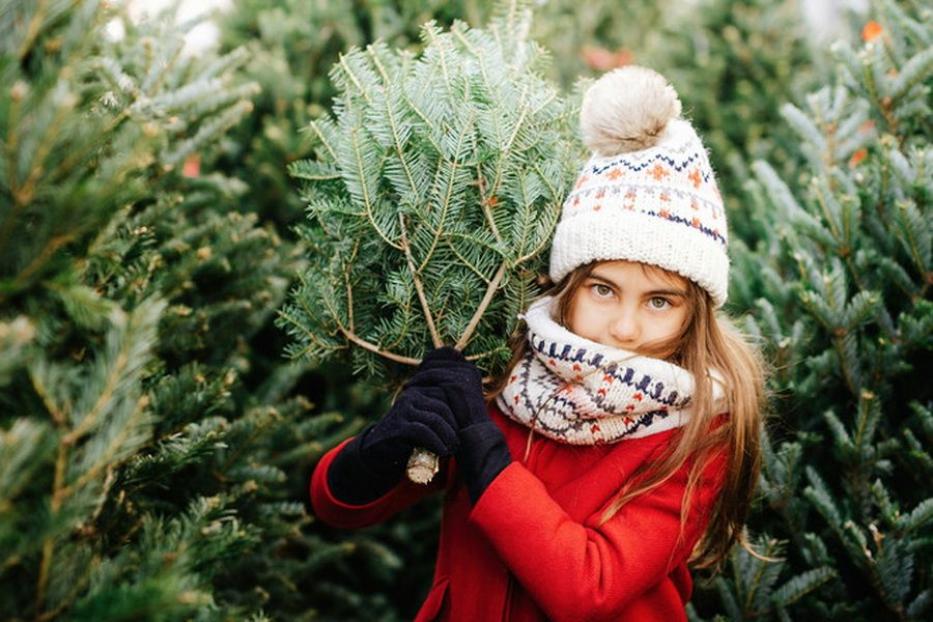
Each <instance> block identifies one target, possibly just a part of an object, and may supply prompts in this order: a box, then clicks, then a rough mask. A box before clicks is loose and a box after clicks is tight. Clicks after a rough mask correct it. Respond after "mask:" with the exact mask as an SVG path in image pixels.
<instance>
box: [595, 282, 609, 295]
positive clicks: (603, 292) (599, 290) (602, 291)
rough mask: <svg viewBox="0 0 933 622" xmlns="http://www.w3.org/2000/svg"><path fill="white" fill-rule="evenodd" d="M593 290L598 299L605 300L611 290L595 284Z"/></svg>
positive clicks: (605, 286)
mask: <svg viewBox="0 0 933 622" xmlns="http://www.w3.org/2000/svg"><path fill="white" fill-rule="evenodd" d="M593 290H594V291H595V292H596V295H597V296H599V297H600V298H606V297H608V296H610V295H611V294H612V288H611V287H609V286H608V285H602V284H600V283H597V284H596V285H594V286H593Z"/></svg>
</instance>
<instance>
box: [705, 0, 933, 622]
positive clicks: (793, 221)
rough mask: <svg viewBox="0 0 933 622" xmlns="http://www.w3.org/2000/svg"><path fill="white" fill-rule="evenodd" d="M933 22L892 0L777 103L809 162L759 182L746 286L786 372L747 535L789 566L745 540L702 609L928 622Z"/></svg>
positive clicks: (766, 170)
mask: <svg viewBox="0 0 933 622" xmlns="http://www.w3.org/2000/svg"><path fill="white" fill-rule="evenodd" d="M930 18H931V13H930V11H929V9H928V8H919V7H913V8H910V7H907V8H905V7H902V6H899V5H897V4H895V3H893V2H886V1H883V2H877V3H876V4H875V5H874V7H873V11H872V17H871V19H870V20H869V21H867V22H866V23H865V25H864V27H863V29H862V31H861V38H862V40H861V41H860V42H858V45H856V46H853V45H852V44H851V43H849V42H847V41H840V42H838V43H837V44H835V45H834V46H833V48H832V56H833V58H834V60H835V70H834V73H833V76H832V79H831V80H829V81H828V83H827V85H826V86H823V87H821V88H818V89H815V90H814V91H812V92H811V93H810V94H808V95H807V96H806V97H805V98H804V99H803V100H802V101H801V102H800V105H793V104H785V105H784V106H782V107H781V109H780V110H781V114H782V117H783V119H784V122H783V124H782V125H781V126H778V127H775V128H774V132H775V133H790V134H791V135H792V136H794V138H795V140H796V142H797V144H798V145H799V147H798V153H797V154H795V155H796V158H795V159H796V160H798V161H799V162H801V164H800V165H799V166H798V167H797V168H796V169H794V171H793V175H792V176H790V177H789V178H787V179H785V178H783V177H782V175H781V174H779V173H778V172H777V170H776V169H775V167H773V166H772V165H771V164H770V163H768V162H767V161H764V160H759V161H756V162H755V163H754V165H753V170H754V173H755V175H754V178H753V179H751V180H749V181H748V182H747V183H746V185H745V191H746V193H747V194H746V196H747V197H748V202H747V204H748V205H749V206H750V209H752V210H753V213H754V214H755V216H756V217H757V218H760V219H761V224H760V233H761V238H760V239H759V240H758V241H757V242H756V243H755V244H754V246H753V247H752V249H751V250H748V249H745V248H744V247H742V246H739V247H738V248H737V250H736V251H735V252H734V253H733V257H734V260H735V264H736V268H737V270H736V272H737V276H736V277H735V279H734V284H735V285H736V287H735V291H736V293H737V298H738V299H739V301H740V304H741V303H746V301H747V304H749V305H751V306H753V308H754V312H753V314H752V316H751V317H750V318H749V322H748V329H749V330H750V331H752V332H753V333H754V334H756V335H758V336H759V338H760V339H761V341H762V343H763V344H764V345H765V347H766V350H767V352H768V355H769V358H770V359H771V360H772V362H773V368H774V371H773V375H772V378H771V382H770V384H771V389H772V392H773V395H774V399H773V409H774V416H773V422H772V424H771V426H770V427H769V433H768V435H767V436H766V438H765V439H764V440H765V444H764V445H765V465H764V473H763V476H762V479H761V504H760V506H759V507H758V510H757V512H756V514H755V516H754V517H753V519H752V521H751V523H750V530H751V532H752V533H753V534H762V535H760V536H756V537H755V538H753V539H754V541H755V542H756V543H757V544H758V550H759V552H760V553H764V554H766V555H769V556H777V557H779V558H780V561H779V562H777V563H775V562H768V561H764V560H761V559H757V558H755V557H754V556H752V555H750V554H748V553H746V552H745V551H742V550H737V551H736V552H735V554H734V555H733V557H732V560H731V563H730V569H731V572H729V573H726V574H725V575H723V576H721V577H719V578H718V579H717V580H716V588H717V589H716V592H717V594H718V598H717V599H714V600H710V599H709V595H707V596H706V597H705V598H704V597H701V598H699V599H698V603H697V607H696V609H695V610H694V611H693V612H692V613H693V616H694V619H700V617H699V615H697V613H696V612H697V611H698V610H699V611H703V613H704V615H705V614H706V613H707V612H708V613H713V612H715V611H717V610H720V611H724V612H725V613H726V616H727V618H728V619H732V620H740V619H749V618H755V619H782V620H787V619H821V620H843V619H845V620H877V619H896V620H920V619H926V618H928V617H929V611H930V603H931V594H933V592H931V585H933V584H931V581H933V555H931V550H930V542H931V535H933V532H931V521H933V498H931V497H930V487H929V482H930V481H931V475H933V470H931V464H933V463H931V461H930V447H931V441H933V435H931V430H933V427H931V425H930V422H931V415H930V408H931V393H930V389H929V383H928V382H926V381H924V378H925V377H927V374H928V373H929V363H930V358H929V352H930V347H931V330H933V304H931V302H930V300H929V288H930V284H931V282H933V281H931V274H933V269H931V259H933V257H931V245H930V240H931V230H930V222H931V214H930V196H931V190H933V186H931V182H930V179H931V177H930V175H929V170H930V165H931V163H933V160H931V152H930V148H929V142H930V136H931V131H930V124H929V115H930V106H929V102H930V78H931V75H933V48H931V42H933V29H931V23H933V22H931V19H930ZM701 601H702V605H703V606H701ZM716 601H718V604H717V603H716Z"/></svg>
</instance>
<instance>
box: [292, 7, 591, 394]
mask: <svg viewBox="0 0 933 622" xmlns="http://www.w3.org/2000/svg"><path fill="white" fill-rule="evenodd" d="M501 10H502V13H501V14H500V16H499V17H497V18H496V19H494V20H493V21H492V22H491V23H490V25H489V26H488V27H487V28H486V29H471V28H469V27H467V26H466V25H465V24H463V23H457V24H455V25H454V26H453V28H452V29H451V30H450V31H449V32H447V33H444V32H442V31H441V30H440V29H439V28H438V27H437V26H436V25H435V24H434V23H429V24H427V25H425V26H424V33H423V38H424V41H425V50H424V52H423V54H422V55H421V56H420V58H417V59H416V58H414V57H412V55H410V54H408V53H405V52H399V51H393V50H392V49H390V48H389V47H388V46H386V45H384V44H381V43H378V42H377V43H375V44H372V45H369V46H367V48H366V49H365V50H360V49H356V50H353V51H351V52H349V53H348V54H346V55H344V56H342V57H341V60H340V62H339V63H338V64H337V65H335V67H334V69H333V71H332V73H331V77H332V79H333V80H334V82H335V83H336V84H337V86H338V88H339V91H340V97H339V100H338V102H337V104H336V106H335V114H334V117H333V118H331V117H330V116H329V115H325V116H323V117H322V118H320V119H318V120H316V121H314V122H313V123H312V124H311V128H310V129H311V132H312V133H313V134H314V135H315V136H316V139H317V145H316V149H315V151H316V154H315V155H316V157H315V158H314V159H312V160H303V161H300V162H298V163H295V164H294V165H293V166H292V167H291V172H292V174H293V175H294V176H296V177H298V178H300V179H303V180H306V181H307V182H308V183H306V185H305V188H304V197H305V200H306V201H307V202H308V212H309V216H310V217H311V220H312V222H311V224H310V225H308V226H305V227H302V228H301V229H300V232H301V234H302V237H303V238H304V240H305V241H306V243H307V245H308V250H309V253H310V255H309V268H308V270H307V271H306V272H305V273H304V276H303V277H302V279H301V285H300V287H299V288H298V289H297V290H296V291H295V292H294V294H293V296H292V302H291V304H289V305H288V306H287V308H286V309H285V310H284V311H283V312H282V314H281V324H282V325H283V326H284V327H285V328H286V329H287V330H288V331H289V333H290V334H291V335H292V337H293V338H294V343H293V344H292V346H291V347H290V351H291V353H292V355H293V356H307V357H309V358H311V359H314V360H323V359H325V358H326V357H329V356H332V355H334V354H339V353H342V352H345V351H346V350H348V349H350V354H351V355H352V361H353V364H354V368H355V369H357V370H366V371H367V372H369V373H370V374H379V375H387V374H388V375H391V373H392V372H393V371H397V368H393V365H396V364H407V365H412V364H416V363H417V362H418V360H419V359H420V357H421V355H422V354H423V353H424V352H425V351H427V350H428V349H430V348H431V347H432V346H434V347H436V346H440V345H442V344H448V345H455V346H456V347H458V348H459V349H462V350H464V351H465V352H466V353H467V354H468V356H470V357H471V358H473V359H476V360H477V362H478V364H479V365H480V366H482V367H484V368H485V369H487V370H489V371H491V372H497V371H499V370H500V369H501V368H502V366H503V364H504V363H505V362H506V361H507V360H508V358H509V349H508V346H507V343H506V341H507V337H508V335H510V334H511V332H512V330H513V329H514V327H515V326H516V322H517V317H516V316H517V314H518V313H519V312H521V311H524V309H525V308H526V307H527V304H528V302H529V300H530V299H531V297H532V296H533V295H534V293H535V292H536V291H537V276H538V273H539V272H540V267H541V264H542V261H543V260H544V259H545V254H544V250H545V249H546V247H547V244H548V241H549V239H550V236H551V234H552V232H553V229H554V227H555V226H556V223H557V218H558V216H559V213H560V205H561V202H562V200H563V194H564V191H565V189H566V187H567V185H568V183H569V181H570V180H571V178H572V176H573V174H574V172H575V168H576V165H577V159H578V158H577V157H576V156H577V155H578V154H577V150H576V149H575V148H574V145H573V144H572V142H571V140H570V132H569V131H568V128H569V127H570V124H569V123H568V121H569V117H570V113H571V107H569V106H568V105H566V104H565V103H564V101H563V100H561V99H560V98H559V96H558V94H557V91H556V89H555V88H554V87H553V86H551V85H550V84H549V83H548V82H547V81H545V80H544V79H542V78H541V77H540V74H539V71H538V68H537V65H538V64H539V63H540V62H541V60H542V57H543V53H542V51H541V50H540V49H539V48H538V47H537V46H535V45H534V44H533V43H531V42H529V41H528V40H527V38H526V36H527V32H528V29H529V23H530V21H529V20H530V12H529V11H528V10H527V8H526V7H525V6H524V4H523V3H520V2H511V3H504V4H503V6H502V9H501Z"/></svg>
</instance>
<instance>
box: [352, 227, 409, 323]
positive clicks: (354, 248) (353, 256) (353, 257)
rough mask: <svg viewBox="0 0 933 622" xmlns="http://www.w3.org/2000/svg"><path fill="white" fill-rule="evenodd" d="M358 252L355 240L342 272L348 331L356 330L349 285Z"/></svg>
mask: <svg viewBox="0 0 933 622" xmlns="http://www.w3.org/2000/svg"><path fill="white" fill-rule="evenodd" d="M403 231H404V230H403ZM403 239H404V238H403ZM359 250H360V241H359V240H357V241H356V244H354V245H353V252H352V253H350V259H349V260H348V261H347V269H346V270H344V271H343V283H344V287H346V288H347V321H348V322H349V323H350V330H356V325H355V323H354V321H353V286H352V285H350V267H351V266H352V265H353V260H354V259H356V254H357V252H359Z"/></svg>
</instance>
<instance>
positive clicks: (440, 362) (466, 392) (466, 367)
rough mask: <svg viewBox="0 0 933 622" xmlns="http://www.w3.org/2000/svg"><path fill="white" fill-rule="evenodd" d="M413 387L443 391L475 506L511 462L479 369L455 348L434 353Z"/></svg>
mask: <svg viewBox="0 0 933 622" xmlns="http://www.w3.org/2000/svg"><path fill="white" fill-rule="evenodd" d="M420 369H421V370H422V373H419V374H418V376H417V378H412V381H411V384H416V385H417V386H434V387H439V388H440V389H442V391H443V394H444V396H445V398H446V402H447V405H448V406H449V407H450V410H451V411H452V412H453V415H454V418H455V420H456V423H457V437H458V439H459V444H460V447H459V449H457V450H455V455H456V458H457V463H458V464H459V465H460V470H461V471H462V472H463V478H464V482H465V483H466V486H467V490H468V491H469V493H470V499H471V501H472V502H473V503H474V504H475V503H476V502H477V500H479V498H480V496H481V495H482V494H483V492H484V491H485V490H486V488H487V487H488V486H489V484H491V483H492V481H493V480H494V479H495V478H496V476H497V475H498V474H499V473H500V472H501V471H502V469H504V468H505V467H507V466H508V465H509V464H510V463H511V462H512V455H511V453H509V448H508V445H506V442H505V437H504V436H503V435H502V432H501V431H500V430H499V428H498V427H497V426H496V424H495V423H493V422H492V420H491V419H490V418H489V414H488V411H487V409H486V400H485V399H484V398H483V376H482V374H481V373H480V371H479V369H478V368H477V367H476V365H474V364H473V363H471V362H470V361H468V360H466V359H465V358H464V356H463V354H461V353H460V352H459V351H457V350H455V349H454V348H450V347H444V348H438V349H436V350H433V351H432V352H431V353H430V354H428V355H427V356H426V357H425V358H424V361H423V362H422V363H421V368H420Z"/></svg>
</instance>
